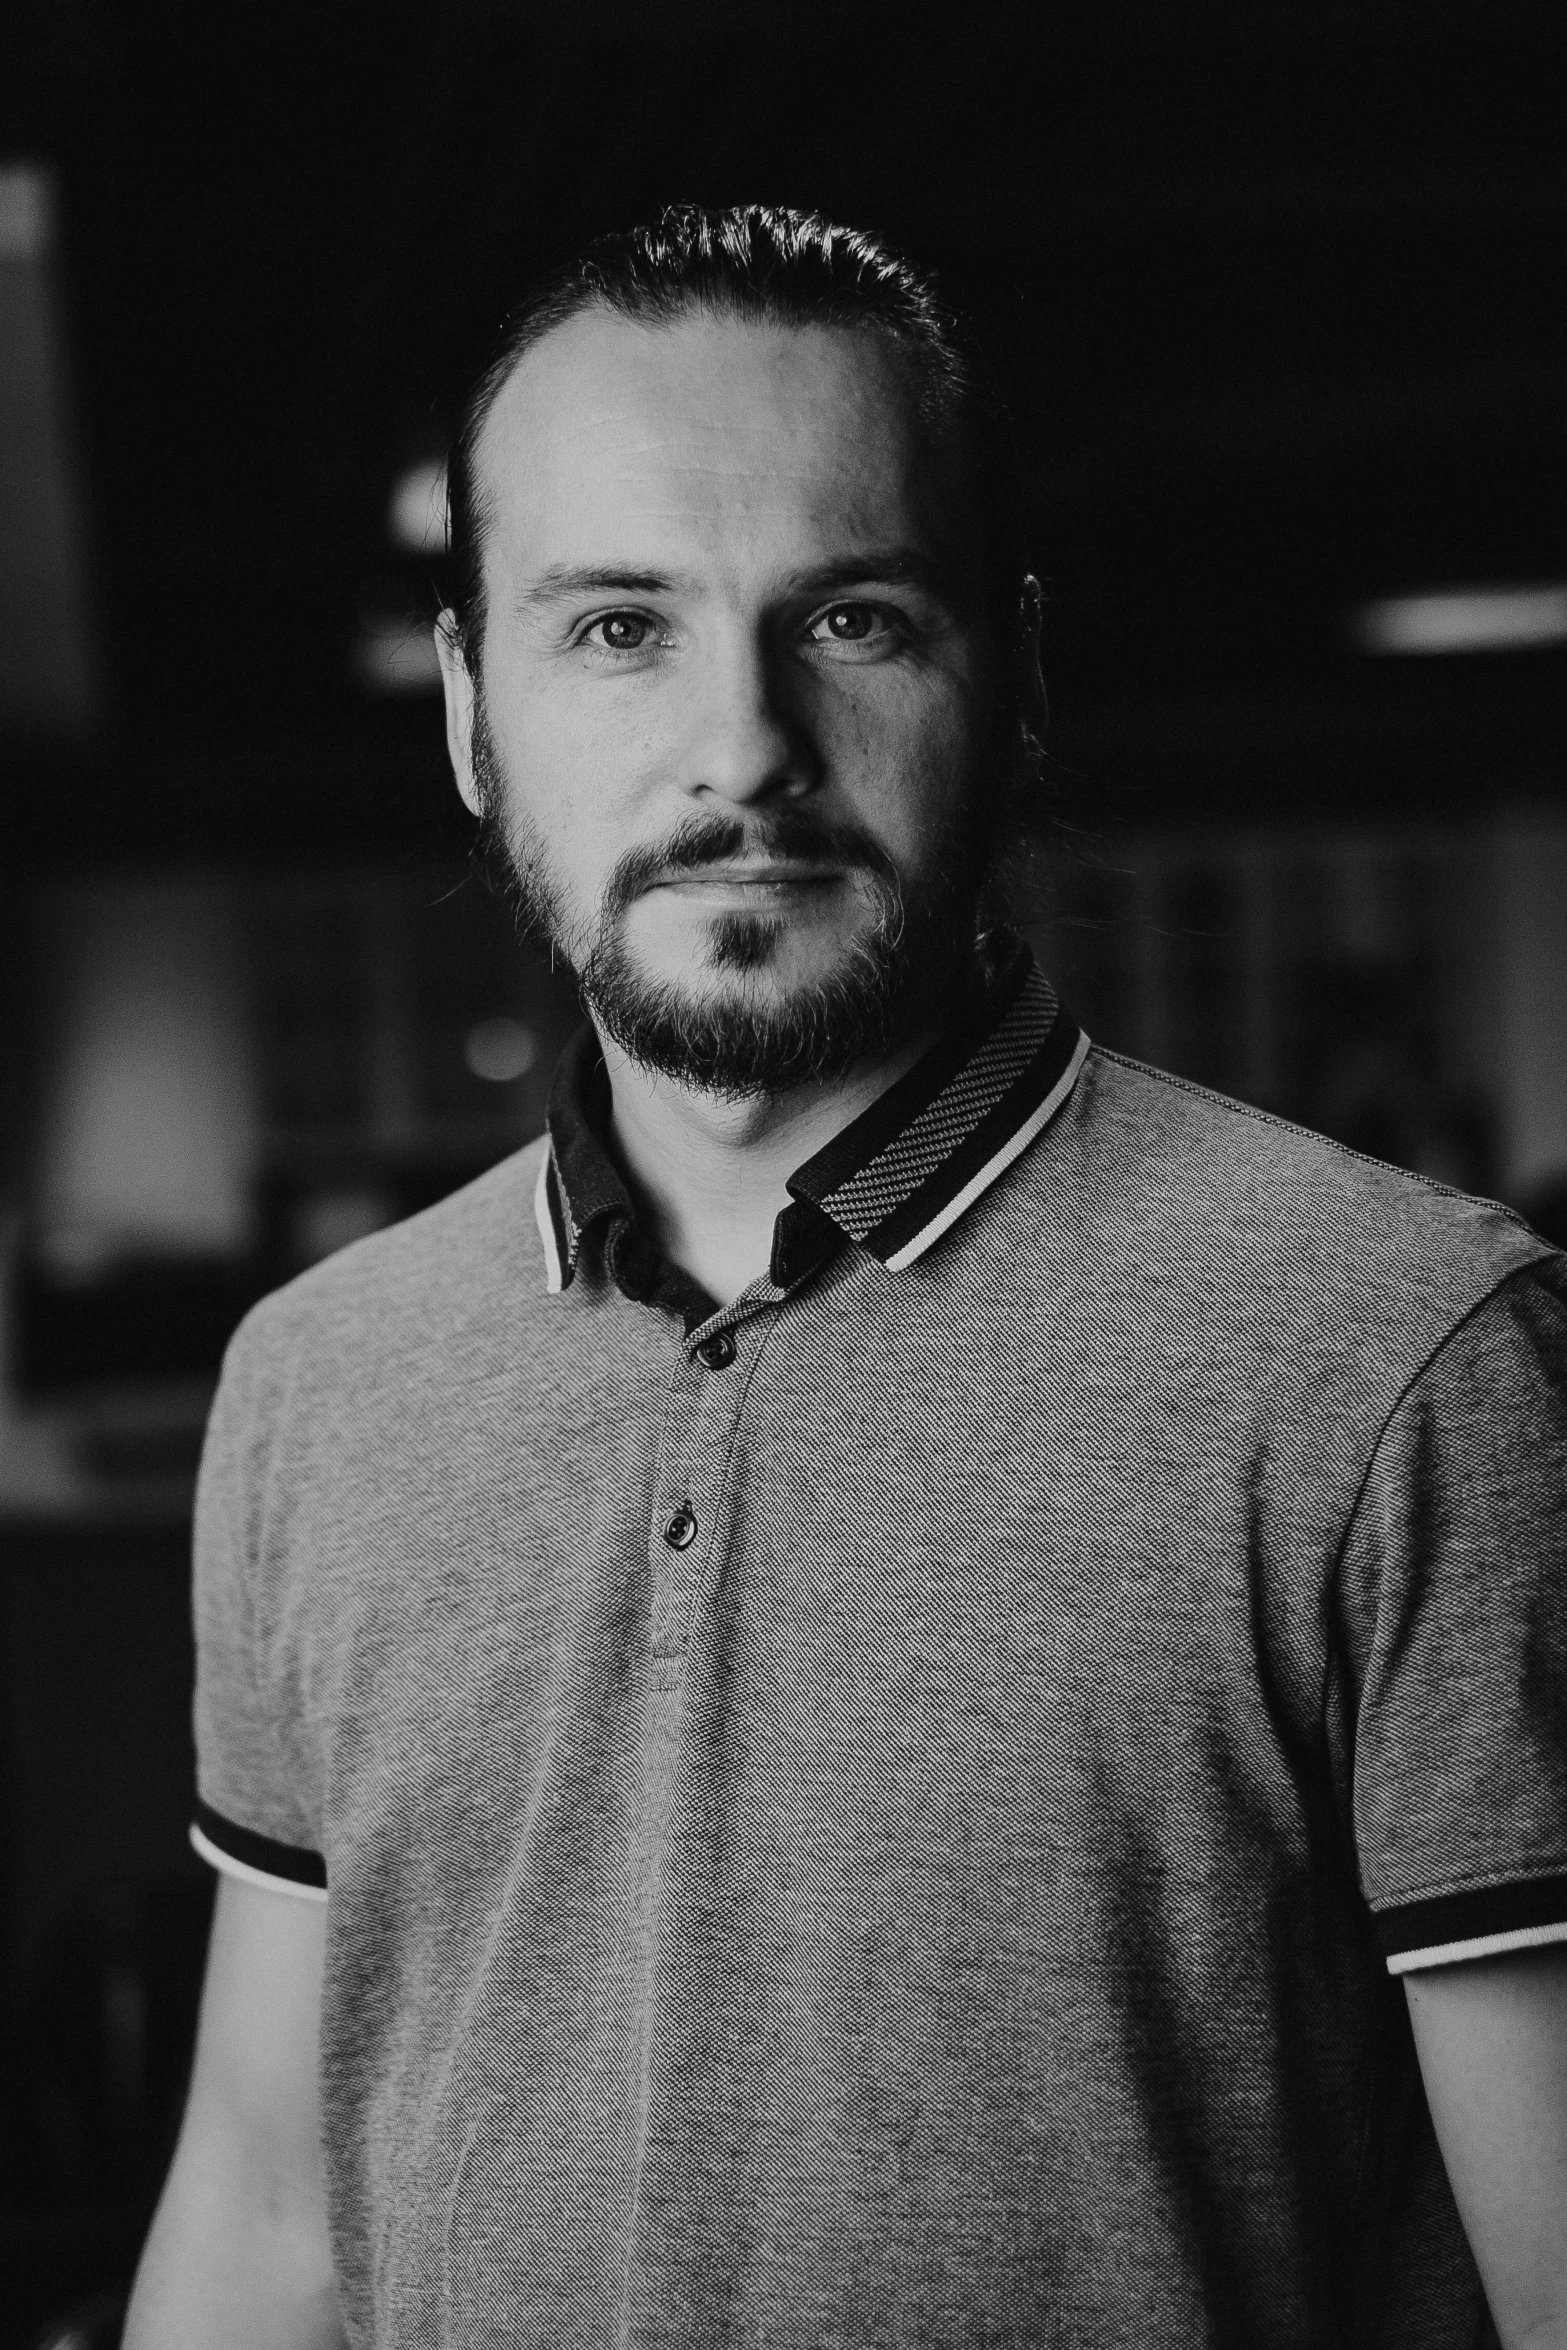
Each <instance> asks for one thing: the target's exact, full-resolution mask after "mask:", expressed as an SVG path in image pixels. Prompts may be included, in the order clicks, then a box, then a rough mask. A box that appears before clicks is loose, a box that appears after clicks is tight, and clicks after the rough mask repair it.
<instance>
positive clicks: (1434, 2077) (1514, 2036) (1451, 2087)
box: [1404, 1944, 1567, 2350]
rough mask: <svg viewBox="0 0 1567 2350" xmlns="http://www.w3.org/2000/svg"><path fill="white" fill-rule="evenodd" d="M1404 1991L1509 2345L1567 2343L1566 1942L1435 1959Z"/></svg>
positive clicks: (1462, 2208)
mask: <svg viewBox="0 0 1567 2350" xmlns="http://www.w3.org/2000/svg"><path fill="white" fill-rule="evenodd" d="M1404 1990H1405V1993H1406V1994H1407V1997H1408V2000H1409V2015H1410V2021H1411V2023H1412V2024H1413V2026H1414V2033H1415V2047H1416V2050H1417V2051H1418V2054H1419V2057H1420V2070H1421V2073H1422V2075H1423V2077H1424V2080H1425V2086H1426V2100H1427V2103H1428V2104H1429V2106H1430V2108H1431V2119H1432V2121H1433V2122H1434V2123H1435V2125H1436V2135H1437V2142H1438V2144H1439V2145H1440V2146H1441V2149H1442V2156H1443V2160H1444V2161H1445V2162H1446V2164H1447V2174H1448V2177H1449V2178H1450V2179H1451V2181H1452V2184H1453V2194H1454V2197H1455V2199H1456V2200H1457V2204H1458V2210H1459V2215H1460V2217H1461V2218H1462V2220H1463V2223H1464V2227H1465V2229H1466V2231H1467V2233H1468V2236H1469V2242H1470V2244H1471V2246H1472V2248H1473V2251H1474V2256H1475V2262H1476V2265H1477V2266H1478V2268H1479V2271H1480V2276H1481V2279H1482V2281H1483V2283H1484V2285H1485V2290H1486V2297H1487V2299H1488V2300H1489V2302H1490V2304H1491V2315H1492V2317H1493V2318H1494V2319H1495V2321H1496V2330H1497V2332H1498V2333H1499V2334H1500V2336H1501V2338H1502V2342H1503V2345H1504V2350H1526V2346H1527V2350H1567V1948H1564V1947H1563V1946H1561V1945H1560V1944H1553V1945H1552V1946H1551V1947H1549V1948H1547V1949H1544V1950H1538V1951H1515V1952H1512V1953H1509V1954H1508V1955H1507V1956H1506V1957H1502V1958H1481V1959H1467V1960H1460V1961H1458V1962H1457V1963H1455V1964H1454V1965H1451V1966H1439V1967H1427V1968H1424V1969H1422V1970H1421V1971H1419V1972H1411V1973H1409V1974H1407V1975H1406V1976H1405V1977H1404Z"/></svg>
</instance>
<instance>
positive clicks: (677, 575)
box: [517, 563, 697, 608]
mask: <svg viewBox="0 0 1567 2350" xmlns="http://www.w3.org/2000/svg"><path fill="white" fill-rule="evenodd" d="M696 585H697V583H696V581H695V580H694V579H691V578H689V577H687V576H686V575H685V574H684V573H682V572H678V571H631V570H628V569H627V568H625V566H623V565H621V564H616V563H609V564H591V563H590V564H582V563H552V564H551V565H550V566H549V568H548V570H546V571H541V572H540V573H539V576H538V578H537V579H535V580H533V581H532V582H530V584H529V585H528V586H527V587H525V588H524V589H523V590H522V593H521V594H520V595H519V596H518V598H517V602H518V604H519V605H520V606H522V607H523V608H526V607H528V606H530V605H533V604H554V603H559V602H561V601H562V600H563V599H564V598H566V597H569V596H602V595H610V596H668V595H681V594H684V595H690V594H692V593H694V591H695V589H696Z"/></svg>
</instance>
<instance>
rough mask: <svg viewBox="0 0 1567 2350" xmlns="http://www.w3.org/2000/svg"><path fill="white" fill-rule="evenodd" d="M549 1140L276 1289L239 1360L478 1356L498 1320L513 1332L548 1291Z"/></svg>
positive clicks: (237, 1345)
mask: <svg viewBox="0 0 1567 2350" xmlns="http://www.w3.org/2000/svg"><path fill="white" fill-rule="evenodd" d="M546 1148H547V1144H546V1141H545V1138H544V1137H543V1136H540V1137H539V1138H538V1139H537V1140H535V1141H533V1142H531V1143H528V1144H526V1145H525V1146H524V1148H523V1149H521V1150H519V1151H516V1152H514V1153H513V1154H512V1156H511V1157H510V1158H507V1159H503V1160H501V1161H500V1163H499V1164H498V1165H497V1166H494V1167H490V1168H488V1169H487V1170H486V1171H485V1173H484V1174H482V1175H480V1176H478V1177H477V1178H476V1179H475V1180H474V1181H473V1182H471V1183H467V1184H464V1185H463V1186H462V1188H461V1189H460V1190H458V1191H454V1192H452V1193H450V1194H449V1195H448V1196H447V1197H446V1198H445V1199H442V1200H439V1201H437V1202H436V1204H435V1206H433V1207H430V1208H425V1209H423V1210H422V1211H421V1212H420V1213H419V1214H417V1215H414V1216H409V1217H407V1218H405V1220H404V1221H403V1222H401V1223H399V1224H393V1225H389V1226H387V1227H386V1229H385V1230H383V1231H380V1232H373V1233H370V1234H369V1235H368V1236H367V1237H366V1238H365V1239H363V1240H358V1241H354V1242H353V1243H352V1244H351V1245H350V1246H349V1247H347V1248H343V1249H339V1250H338V1251H337V1252H336V1253H335V1254H334V1255H333V1256H330V1257H328V1258H326V1259H325V1260H324V1261H323V1262H322V1263H321V1264H318V1265H313V1266H311V1267H310V1269H309V1270H308V1271H307V1272H304V1273H301V1274H299V1275H297V1276H296V1278H295V1279H294V1280H292V1281H289V1282H287V1283H286V1284H285V1285H284V1286H283V1287H282V1288H280V1289H276V1290H273V1291H272V1292H271V1293H270V1295H268V1296H267V1297H264V1298H263V1299H262V1300H261V1302H260V1304H259V1305H257V1306H255V1307H253V1308H252V1310H251V1312H250V1313H249V1314H248V1315H247V1316H246V1318H245V1321H244V1322H243V1323H242V1324H241V1326H240V1329H239V1331H238V1332H237V1333H236V1336H235V1340H234V1344H233V1347H232V1349H231V1355H232V1356H234V1357H240V1358H246V1359H248V1360H249V1361H250V1362H251V1363H253V1364H256V1365H271V1366H274V1367H276V1366H279V1365H281V1364H282V1363H283V1362H285V1361H287V1362H294V1363H297V1362H298V1360H299V1359H300V1357H301V1355H302V1354H308V1355H309V1356H311V1357H313V1358H317V1359H321V1358H326V1359H332V1358H336V1359H339V1360H344V1361H354V1362H358V1363H361V1364H367V1363H369V1362H372V1361H376V1360H379V1361H381V1362H383V1363H384V1362H388V1361H392V1360H395V1359H396V1358H397V1357H398V1356H399V1355H402V1354H405V1353H408V1352H414V1353H417V1354H418V1356H419V1357H420V1358H421V1360H423V1361H425V1362H428V1361H429V1358H430V1357H431V1355H432V1353H435V1354H438V1353H440V1352H442V1351H443V1350H444V1349H446V1348H454V1349H455V1348H461V1349H463V1350H465V1352H467V1353H468V1354H469V1355H471V1353H472V1351H473V1349H474V1347H475V1345H476V1344H477V1343H481V1342H482V1333H483V1332H484V1331H485V1330H486V1329H487V1328H489V1327H490V1326H492V1325H494V1326H499V1325H501V1324H505V1325H507V1326H509V1327H510V1328H511V1329H512V1330H513V1331H515V1328H516V1326H517V1320H518V1317H519V1315H524V1316H525V1315H526V1312H527V1309H528V1306H529V1303H530V1301H531V1300H532V1299H534V1298H535V1297H537V1296H539V1295H541V1294H542V1293H543V1291H544V1288H545V1262H544V1251H543V1245H542V1243H541V1240H540V1237H539V1231H538V1225H537V1220H536V1217H535V1213H534V1193H535V1188H536V1185H537V1182H538V1176H539V1168H540V1164H541V1162H542V1160H543V1157H544V1152H545V1150H546Z"/></svg>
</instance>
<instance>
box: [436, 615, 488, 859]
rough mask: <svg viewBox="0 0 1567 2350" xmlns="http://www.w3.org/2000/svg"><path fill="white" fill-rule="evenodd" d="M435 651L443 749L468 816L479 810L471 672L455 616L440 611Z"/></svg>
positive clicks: (480, 811)
mask: <svg viewBox="0 0 1567 2350" xmlns="http://www.w3.org/2000/svg"><path fill="white" fill-rule="evenodd" d="M435 650H436V654H437V657H438V658H439V660H440V664H441V691H442V692H443V693H444V695H445V696H446V749H447V755H448V756H449V758H450V759H451V762H452V773H453V775H455V776H456V778H457V789H458V791H459V792H460V793H461V794H462V802H463V806H464V807H465V808H466V809H467V810H468V812H469V814H470V815H473V816H478V815H481V814H482V813H483V810H482V809H481V807H480V804H479V790H478V785H477V782H476V780H475V777H474V772H473V693H474V687H473V674H472V672H471V671H470V669H469V667H468V657H467V655H466V654H465V653H464V651H463V648H462V637H461V635H460V633H459V631H458V627H457V615H456V613H455V612H453V611H451V610H447V611H444V612H443V613H442V614H441V616H440V618H439V619H438V620H437V621H436V624H435Z"/></svg>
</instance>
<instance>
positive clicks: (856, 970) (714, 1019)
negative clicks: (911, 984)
mask: <svg viewBox="0 0 1567 2350" xmlns="http://www.w3.org/2000/svg"><path fill="white" fill-rule="evenodd" d="M581 977H582V989H583V994H584V996H585V998H586V1000H587V1003H588V1007H589V1009H590V1010H591V1011H592V1013H593V1015H594V1017H595V1019H596V1021H597V1022H598V1024H599V1026H600V1027H601V1028H603V1029H604V1031H605V1032H606V1033H607V1034H608V1035H609V1036H610V1037H611V1038H612V1039H613V1040H614V1042H615V1043H616V1044H618V1045H619V1046H620V1048H621V1050H622V1051H623V1052H624V1053H626V1054H627V1056H628V1057H629V1058H630V1059H631V1060H632V1061H633V1062H635V1063H636V1064H637V1065H638V1066H639V1067H642V1068H645V1069H647V1070H649V1071H651V1072H653V1073H654V1074H656V1075H659V1076H663V1077H668V1078H671V1079H673V1080H674V1081H675V1082H676V1083H678V1084H681V1085H685V1086H689V1087H690V1088H691V1089H692V1090H694V1091H697V1092H702V1093H714V1094H719V1095H722V1096H724V1097H725V1098H727V1099H730V1100H736V1101H738V1100H749V1099H755V1098H756V1097H758V1096H761V1095H778V1094H783V1093H789V1092H793V1091H796V1090H798V1089H799V1088H801V1087H803V1086H806V1085H812V1084H823V1083H831V1082H832V1081H833V1080H834V1079H837V1078H841V1077H843V1076H845V1075H847V1073H848V1071H849V1070H850V1069H852V1068H853V1067H854V1065H855V1064H856V1063H857V1062H859V1061H861V1060H863V1059H865V1058H866V1057H867V1056H868V1055H872V1054H875V1053H878V1052H881V1051H884V1050H886V1049H887V1047H888V1045H889V1044H891V1043H893V1042H894V1041H896V1038H897V1036H898V1034H899V1032H900V1028H901V1026H902V1021H901V1019H900V1015H901V1013H902V1012H903V1009H904V999H905V995H906V992H907V991H906V987H905V984H904V981H905V974H904V973H903V972H902V970H901V969H899V968H897V967H896V966H892V967H889V966H888V965H887V964H886V963H883V962H881V961H879V960H878V959H877V958H875V957H872V956H868V955H867V956H864V957H863V958H852V957H851V958H844V957H840V958H838V959H837V960H836V962H833V963H830V964H829V965H828V967H827V968H826V969H825V970H824V971H821V972H814V973H813V972H811V971H809V970H807V971H806V972H805V973H804V974H801V973H800V972H799V971H798V970H796V971H793V972H784V971H780V970H779V968H778V967H777V963H776V961H766V960H762V961H758V962H755V963H751V964H744V963H741V964H740V965H739V967H736V966H735V965H734V964H730V965H728V966H726V967H724V968H721V969H718V970H711V969H709V970H707V971H705V972H698V973H692V972H691V971H690V970H689V969H687V970H685V971H682V972H677V973H670V974H667V975H663V974H660V973H659V972H658V971H657V969H656V967H655V969H653V970H651V971H643V970H641V969H639V968H637V967H634V966H627V965H625V964H619V965H615V964H606V963H604V962H602V961H600V960H598V959H597V958H593V959H590V964H589V967H588V969H586V970H585V971H584V972H583V973H582V974H581Z"/></svg>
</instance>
